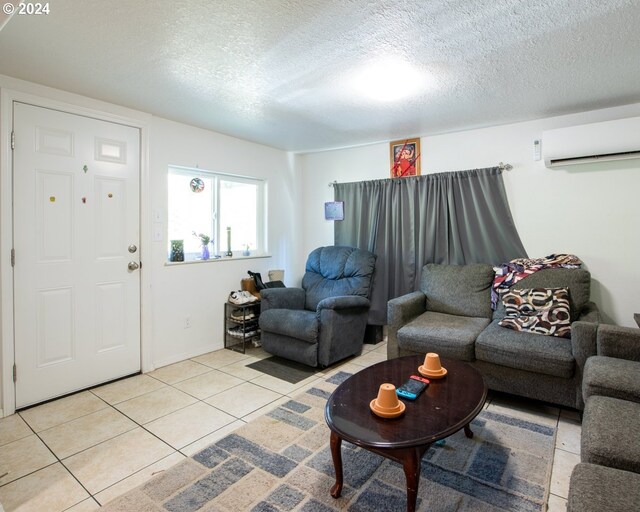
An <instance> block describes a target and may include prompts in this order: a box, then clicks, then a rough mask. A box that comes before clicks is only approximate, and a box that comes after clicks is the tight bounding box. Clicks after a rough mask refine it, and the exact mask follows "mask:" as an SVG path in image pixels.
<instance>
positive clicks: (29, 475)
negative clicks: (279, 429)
mask: <svg viewBox="0 0 640 512" xmlns="http://www.w3.org/2000/svg"><path fill="white" fill-rule="evenodd" d="M267 356H268V354H266V353H265V352H264V351H262V350H261V349H251V350H250V351H249V352H248V353H247V354H245V355H243V354H238V353H236V352H232V351H230V350H224V349H223V350H218V351H215V352H211V353H208V354H205V355H202V356H199V357H194V358H193V359H189V360H186V361H182V362H179V363H176V364H173V365H171V366H167V367H164V368H160V369H158V370H156V371H154V372H151V373H148V374H145V375H136V376H134V377H130V378H127V379H123V380H120V381H117V382H113V383H111V384H107V385H105V386H101V387H97V388H94V389H91V390H88V391H83V392H80V393H76V394H75V395H71V396H68V397H65V398H61V399H59V400H55V401H53V402H49V403H46V404H44V405H40V406H37V407H33V408H31V409H27V410H25V411H22V412H19V413H17V414H14V415H12V416H9V417H7V418H3V419H0V475H2V477H1V478H0V503H1V504H2V506H3V507H4V510H5V511H6V512H11V511H15V510H20V511H38V512H40V511H44V510H46V511H47V512H58V511H73V512H84V511H90V510H97V509H99V508H100V505H101V504H104V503H107V502H108V501H110V500H112V499H113V498H115V497H117V496H119V495H121V494H123V493H125V492H126V491H128V490H130V489H132V488H133V487H136V486H138V485H140V484H141V483H143V482H145V481H146V480H148V479H149V478H151V477H152V476H153V475H154V474H155V473H157V472H159V471H162V470H164V469H165V468H168V467H170V466H172V465H174V464H176V463H177V462H179V461H180V460H182V459H183V458H185V457H187V456H190V455H192V454H194V453H195V452H197V451H198V450H200V449H202V448H204V447H206V446H208V445H209V444H211V443H213V442H214V441H216V440H217V439H219V438H221V437H223V436H224V435H226V434H227V433H229V432H230V431H232V430H234V429H235V428H237V427H238V426H240V425H242V424H243V423H245V422H248V421H251V419H253V418H255V417H257V416H259V415H261V414H263V413H265V412H266V411H268V410H269V409H271V408H273V407H275V406H277V405H279V404H281V403H283V402H285V401H287V400H288V399H289V398H290V397H291V396H293V395H295V394H297V393H299V392H300V391H302V390H303V389H304V388H305V387H309V386H311V385H313V383H314V382H315V381H316V380H317V379H322V378H326V375H328V374H330V373H332V372H336V371H339V370H344V371H349V372H356V371H358V370H359V369H361V368H363V367H366V366H369V365H371V364H374V363H377V362H379V361H382V360H384V359H386V345H385V344H384V343H380V344H378V345H365V347H364V350H363V352H362V354H361V355H360V356H358V357H356V358H352V359H350V360H348V361H347V362H345V363H344V364H343V365H341V366H340V367H339V368H337V367H334V368H331V370H330V371H328V372H326V373H317V374H316V375H314V376H313V377H310V378H308V379H306V380H304V381H302V382H300V383H298V384H289V383H288V382H285V381H282V380H279V379H276V378H273V377H270V376H268V375H265V374H262V373H260V372H257V371H255V370H252V369H251V368H247V367H246V365H247V364H250V363H252V362H254V361H256V360H257V359H259V358H262V357H267ZM486 407H487V408H489V409H494V410H506V411H508V412H509V413H510V414H514V413H515V414H518V415H520V416H522V417H525V418H531V419H533V420H535V421H537V422H544V423H546V424H548V425H557V426H558V435H557V441H556V451H555V457H554V464H553V473H552V477H551V480H552V482H551V496H550V498H549V511H550V512H557V511H560V510H565V506H566V497H567V491H568V486H569V476H570V474H571V470H572V469H573V466H574V465H575V464H577V463H578V462H579V459H580V418H579V416H578V414H577V413H576V412H575V411H569V410H563V409H558V408H556V407H551V406H547V405H544V404H541V403H538V402H533V401H528V400H524V399H517V398H513V397H505V396H503V395H495V396H490V399H489V400H488V401H487V406H486Z"/></svg>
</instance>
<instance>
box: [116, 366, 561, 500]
mask: <svg viewBox="0 0 640 512" xmlns="http://www.w3.org/2000/svg"><path fill="white" fill-rule="evenodd" d="M349 376H350V374H348V373H345V372H339V373H337V374H336V375H334V376H333V377H330V378H328V379H327V380H325V381H323V382H321V383H320V384H318V385H317V386H316V387H313V388H311V389H309V390H308V391H306V392H304V393H301V394H300V395H298V396H296V397H295V398H294V399H292V400H290V401H289V402H287V403H285V404H284V405H282V406H280V407H278V408H277V409H275V410H273V411H271V412H269V413H267V414H265V415H264V416H261V417H260V418H257V419H255V420H254V421H251V422H250V423H247V424H246V425H244V426H242V427H240V428H239V429H238V430H236V431H235V432H233V433H232V434H229V435H228V436H226V437H224V438H223V439H221V440H220V441H218V442H216V443H214V444H212V445H211V446H209V447H207V448H206V449H204V450H202V451H201V452H199V453H197V454H196V455H194V456H193V457H191V458H188V459H186V460H184V461H183V462H181V463H179V464H177V465H176V466H174V467H173V468H171V469H169V470H167V471H165V472H163V473H161V474H159V475H156V476H155V477H154V478H153V479H152V480H150V481H149V482H147V483H146V484H144V485H142V486H140V487H138V488H137V489H134V490H133V491H130V492H129V493H127V494H124V495H123V496H120V497H119V498H117V499H116V500H114V501H112V502H110V503H109V504H107V505H106V507H104V510H105V511H108V512H116V511H118V512H120V511H132V510H144V511H168V512H191V511H197V510H202V511H208V512H213V511H217V512H223V511H224V512H226V511H228V512H238V511H252V512H284V511H304V512H335V511H348V512H365V511H367V512H369V511H388V512H392V511H404V510H406V490H405V489H406V487H405V477H404V472H403V470H402V467H401V466H400V465H399V464H397V463H395V462H392V461H390V460H388V459H385V458H383V457H381V456H379V455H376V454H373V453H371V452H369V451H366V450H363V449H361V448H358V447H356V446H354V445H352V444H350V443H346V442H343V444H342V453H343V455H342V458H343V467H344V487H343V490H342V496H341V497H340V498H339V499H337V500H336V499H333V498H332V497H331V496H330V494H329V489H330V487H331V485H333V483H334V481H335V476H334V475H335V474H334V470H333V462H332V459H331V452H330V449H329V429H328V427H327V426H326V424H325V421H324V405H325V403H326V400H327V398H328V397H329V395H330V394H331V392H332V391H333V390H334V389H335V388H336V386H337V385H338V384H340V383H341V382H342V381H344V379H346V378H347V377H349ZM471 427H472V430H473V431H474V434H475V435H474V437H473V439H468V438H466V437H465V436H464V433H463V432H458V433H457V434H454V435H453V436H451V437H449V438H447V440H446V443H445V444H444V445H443V446H433V447H432V448H431V449H429V451H428V452H427V453H426V454H425V456H424V458H423V461H422V466H421V476H420V487H419V491H418V510H419V511H427V510H429V511H430V512H445V511H462V510H465V511H474V512H476V511H477V512H485V511H486V512H489V511H492V512H497V511H505V510H511V511H542V510H544V508H545V503H546V500H547V497H548V491H549V480H550V474H551V466H552V462H553V451H554V444H555V434H556V432H555V429H554V428H551V427H547V426H544V425H540V424H537V423H532V422H529V421H524V420H521V419H518V418H515V417H512V416H508V415H505V414H498V413H495V412H490V411H483V412H482V413H480V414H479V415H478V416H477V417H476V419H475V420H474V421H473V422H472V424H471Z"/></svg>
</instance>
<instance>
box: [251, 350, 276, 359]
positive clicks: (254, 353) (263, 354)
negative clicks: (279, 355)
mask: <svg viewBox="0 0 640 512" xmlns="http://www.w3.org/2000/svg"><path fill="white" fill-rule="evenodd" d="M247 355H248V356H250V357H255V358H256V359H265V358H267V357H271V356H272V355H273V354H269V352H267V351H266V350H265V349H263V348H262V347H248V348H247Z"/></svg>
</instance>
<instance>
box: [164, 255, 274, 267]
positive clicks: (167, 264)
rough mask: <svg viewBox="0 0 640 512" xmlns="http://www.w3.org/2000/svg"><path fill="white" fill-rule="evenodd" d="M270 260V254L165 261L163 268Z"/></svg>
mask: <svg viewBox="0 0 640 512" xmlns="http://www.w3.org/2000/svg"><path fill="white" fill-rule="evenodd" d="M264 258H271V254H259V255H255V256H254V255H251V256H222V257H220V258H213V257H212V258H209V259H208V260H188V261H165V262H164V266H165V267H175V266H177V265H193V264H194V263H195V264H198V263H219V262H222V261H239V260H259V259H264Z"/></svg>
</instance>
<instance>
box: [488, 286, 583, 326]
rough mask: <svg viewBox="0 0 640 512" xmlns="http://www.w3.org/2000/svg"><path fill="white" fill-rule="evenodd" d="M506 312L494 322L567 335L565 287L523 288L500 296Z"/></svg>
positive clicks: (567, 306) (569, 315)
mask: <svg viewBox="0 0 640 512" xmlns="http://www.w3.org/2000/svg"><path fill="white" fill-rule="evenodd" d="M502 302H503V304H504V307H505V310H506V316H505V318H503V319H502V320H500V322H498V325H501V326H502V327H507V328H508V329H513V330H514V331H526V332H530V333H533V334H543V335H545V336H558V337H561V338H570V337H571V314H570V308H569V290H568V289H567V288H526V289H523V290H512V291H510V292H507V293H505V294H504V295H503V296H502Z"/></svg>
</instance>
